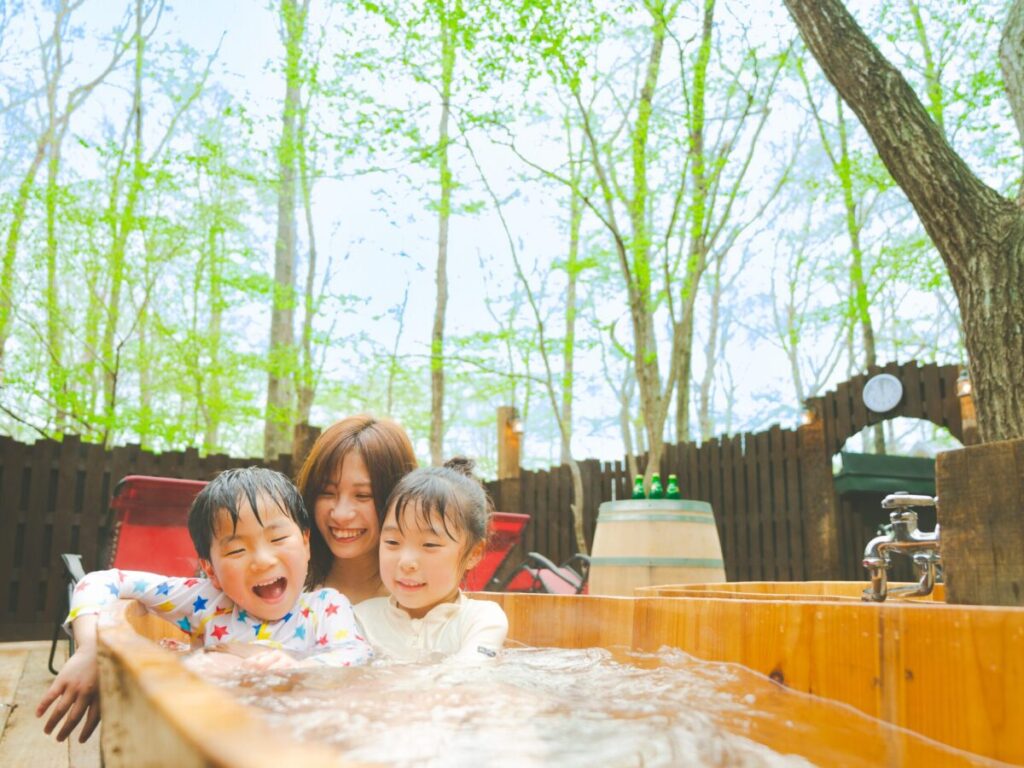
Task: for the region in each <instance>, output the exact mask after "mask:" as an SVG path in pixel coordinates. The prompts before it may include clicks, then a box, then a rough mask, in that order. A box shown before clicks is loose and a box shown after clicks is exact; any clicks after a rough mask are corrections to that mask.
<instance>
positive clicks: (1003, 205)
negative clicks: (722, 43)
mask: <svg viewBox="0 0 1024 768" xmlns="http://www.w3.org/2000/svg"><path fill="white" fill-rule="evenodd" d="M785 3H786V6H787V7H788V8H789V11H790V14H791V15H792V17H793V19H794V20H795V21H796V24H797V27H798V28H799V29H800V34H801V36H802V37H803V39H804V42H805V43H806V45H807V47H808V49H810V51H811V53H812V54H813V55H814V57H815V58H816V59H817V60H818V63H819V64H820V65H821V68H822V70H823V71H824V72H825V75H826V76H827V77H828V79H829V81H830V82H831V83H832V84H833V85H834V86H835V87H836V90H838V91H839V93H840V95H842V97H843V99H844V100H845V101H846V103H847V104H849V105H850V107H851V108H852V109H853V110H854V112H856V113H857V116H858V117H859V118H860V121H861V123H862V124H863V125H864V127H865V128H866V129H867V131H868V134H869V135H870V136H871V139H872V141H873V142H874V144H875V147H876V148H877V150H878V154H879V156H880V157H881V159H882V161H883V162H884V163H885V165H886V168H888V169H889V173H891V174H892V177H893V178H894V179H895V180H896V183H897V184H899V185H900V187H901V188H902V189H903V191H904V192H905V193H906V195H907V197H908V199H909V200H910V202H911V204H912V205H913V206H914V210H915V211H917V214H918V217H919V218H920V219H921V223H922V224H923V225H924V228H925V230H926V231H927V232H928V235H929V236H930V237H931V239H932V242H933V243H934V244H935V247H936V248H937V249H938V251H939V253H940V255H941V256H942V259H943V261H944V262H945V264H946V268H947V269H948V271H949V275H950V279H951V282H952V284H953V288H954V290H955V291H956V294H957V299H958V301H959V304H960V314H961V317H962V320H963V325H964V337H965V341H966V346H967V354H968V357H969V362H970V373H971V380H972V383H973V386H974V394H975V403H976V407H977V413H978V432H979V436H980V438H981V440H982V441H985V442H987V441H992V440H1004V439H1012V438H1020V437H1024V388H1022V387H1021V386H1020V371H1021V370H1022V368H1024V332H1022V329H1024V301H1022V300H1021V297H1022V296H1024V212H1022V211H1021V209H1020V208H1019V207H1018V206H1017V205H1015V203H1014V202H1013V201H1011V200H1007V199H1006V198H1004V197H1003V196H1002V195H1000V194H999V193H998V192H997V191H996V190H994V189H992V188H990V187H988V186H987V185H986V184H984V183H983V182H982V181H981V180H980V179H979V178H978V177H977V176H975V175H974V174H973V173H972V172H971V169H970V168H968V167H967V165H966V163H964V161H963V159H962V158H960V157H959V156H958V155H957V154H956V153H955V152H954V151H953V149H952V148H951V147H950V146H949V144H948V143H947V142H946V139H945V137H944V136H943V134H942V131H941V130H940V128H939V127H938V126H937V125H936V124H935V123H934V122H933V121H932V119H931V117H930V116H929V114H928V110H927V109H925V107H924V106H923V105H922V104H921V102H920V100H919V99H918V98H917V96H916V95H915V94H914V92H913V90H912V89H911V87H910V86H909V84H908V83H907V81H906V80H905V79H904V78H903V76H902V75H901V74H900V72H899V71H898V70H897V69H896V68H895V67H894V66H893V65H892V64H891V63H890V62H889V61H887V60H886V59H885V57H884V56H882V54H881V53H880V52H879V51H878V49H877V48H876V47H875V46H874V44H873V43H872V42H871V41H870V40H869V39H868V38H867V36H866V35H865V34H864V32H863V31H862V30H861V29H860V27H859V26H858V25H857V23H856V22H855V21H854V19H853V18H852V16H850V14H849V12H848V11H847V10H846V8H845V6H844V5H843V4H842V3H841V2H840V1H839V0H785ZM1020 5H1021V2H1020V0H1017V2H1015V4H1014V9H1013V11H1011V14H1013V13H1014V11H1017V10H1018V9H1019V7H1020ZM1013 18H1017V17H1016V16H1013V15H1011V20H1012V19H1013ZM1018 55H1019V54H1018Z"/></svg>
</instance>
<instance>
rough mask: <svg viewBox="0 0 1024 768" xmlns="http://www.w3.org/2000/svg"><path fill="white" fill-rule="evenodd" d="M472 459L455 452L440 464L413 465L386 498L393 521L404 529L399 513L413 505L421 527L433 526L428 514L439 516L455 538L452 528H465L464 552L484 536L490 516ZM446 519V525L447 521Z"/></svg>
mask: <svg viewBox="0 0 1024 768" xmlns="http://www.w3.org/2000/svg"><path fill="white" fill-rule="evenodd" d="M473 466H474V462H473V460H472V459H467V458H465V457H463V456H456V457H454V458H452V459H449V460H448V461H447V462H445V465H444V466H443V467H424V468H422V469H414V470H413V471H412V472H410V473H409V474H407V475H406V476H405V477H403V478H402V479H401V480H399V481H398V485H396V486H395V489H394V490H393V491H392V492H391V496H390V497H389V498H388V506H387V509H388V511H389V512H390V511H391V509H392V508H393V509H394V511H395V525H397V526H398V530H400V531H404V528H403V526H402V515H403V513H404V512H405V510H406V507H408V506H410V505H411V506H412V507H413V508H414V509H415V514H416V521H417V522H418V523H419V525H420V526H422V527H423V528H427V529H429V530H432V531H434V532H435V533H439V531H437V530H435V529H434V526H433V523H432V521H431V515H432V514H436V515H437V516H438V517H439V518H440V519H441V526H442V527H443V528H444V532H445V534H446V535H447V536H448V538H449V539H451V540H452V541H457V540H458V539H457V537H456V535H455V534H454V533H453V530H454V531H465V533H466V548H465V553H464V554H468V553H469V551H470V550H471V549H472V548H473V547H474V546H475V545H476V544H478V543H479V542H481V541H485V540H486V539H487V522H488V519H489V518H490V516H491V500H490V498H488V496H487V492H486V491H485V490H484V487H483V486H482V485H481V484H480V481H479V480H477V479H476V477H475V476H474V475H473ZM449 523H450V525H449Z"/></svg>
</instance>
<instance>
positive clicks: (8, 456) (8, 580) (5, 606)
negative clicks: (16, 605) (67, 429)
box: [0, 437, 25, 624]
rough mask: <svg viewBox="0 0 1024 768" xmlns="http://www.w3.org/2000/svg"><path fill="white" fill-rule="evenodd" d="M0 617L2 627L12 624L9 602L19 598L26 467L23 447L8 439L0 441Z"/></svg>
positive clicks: (12, 617) (4, 438) (0, 438)
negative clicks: (23, 471) (22, 485)
mask: <svg viewBox="0 0 1024 768" xmlns="http://www.w3.org/2000/svg"><path fill="white" fill-rule="evenodd" d="M0 461H2V464H0V471H2V474H0V499H3V500H4V502H3V503H2V504H0V588H2V589H3V590H4V591H3V594H2V595H0V616H2V617H3V618H4V621H3V622H2V623H4V624H6V623H8V622H13V621H14V613H13V609H12V606H11V604H10V603H11V599H12V598H14V599H15V601H16V600H17V597H18V590H19V588H20V585H19V584H18V573H19V571H18V566H19V565H20V559H21V546H20V542H19V540H18V524H19V521H20V520H21V517H22V510H21V505H20V504H19V499H20V497H21V480H22V468H23V467H24V465H25V446H23V445H22V444H21V443H18V442H16V441H15V440H13V439H11V438H9V437H0Z"/></svg>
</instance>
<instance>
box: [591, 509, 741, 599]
mask: <svg viewBox="0 0 1024 768" xmlns="http://www.w3.org/2000/svg"><path fill="white" fill-rule="evenodd" d="M721 581H725V565H724V563H723V562H722V545H721V543H720V542H719V541H718V529H717V528H716V527H715V516H714V513H713V512H712V511H711V505H710V504H708V503H707V502H704V501H692V500H690V499H680V500H668V499H664V500H661V499H659V500H643V499H636V500H633V499H629V500H625V501H606V502H604V503H603V504H601V506H600V507H599V509H598V517H597V529H596V530H595V532H594V546H593V547H592V548H591V552H590V577H589V585H590V586H589V591H590V594H592V595H632V594H633V590H634V589H635V588H636V587H648V586H652V585H657V584H691V583H696V584H706V583H708V582H721Z"/></svg>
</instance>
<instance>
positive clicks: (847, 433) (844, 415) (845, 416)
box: [832, 381, 854, 453]
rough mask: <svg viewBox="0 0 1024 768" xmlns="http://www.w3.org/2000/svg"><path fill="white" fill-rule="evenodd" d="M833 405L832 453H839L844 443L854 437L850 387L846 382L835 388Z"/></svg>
mask: <svg viewBox="0 0 1024 768" xmlns="http://www.w3.org/2000/svg"><path fill="white" fill-rule="evenodd" d="M835 403H836V433H835V436H834V438H833V439H834V440H835V448H834V449H833V451H832V452H833V453H835V452H836V451H839V450H841V449H842V448H843V446H844V445H845V444H846V441H847V440H849V439H850V437H852V436H853V435H854V429H853V413H852V410H853V409H852V406H851V403H850V385H849V383H847V382H845V381H844V382H843V383H842V384H840V385H839V386H838V387H836V392H835Z"/></svg>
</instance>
